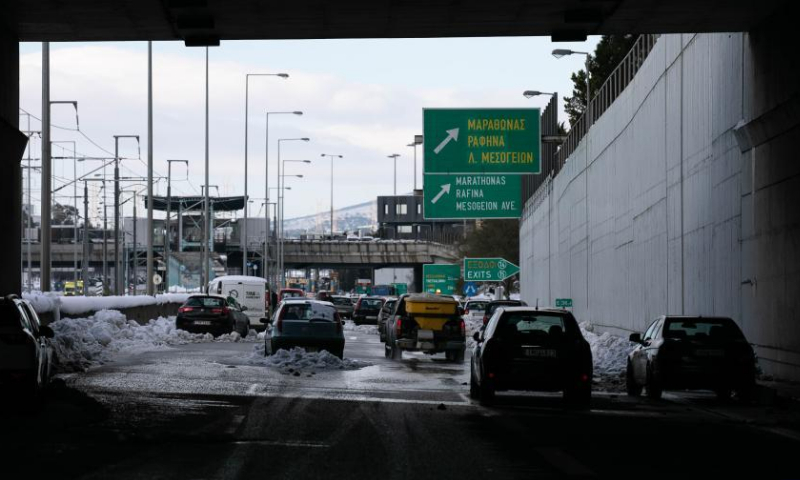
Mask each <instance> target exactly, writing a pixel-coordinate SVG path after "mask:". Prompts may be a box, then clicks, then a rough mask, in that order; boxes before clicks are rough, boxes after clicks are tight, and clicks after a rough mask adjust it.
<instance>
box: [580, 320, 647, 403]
mask: <svg viewBox="0 0 800 480" xmlns="http://www.w3.org/2000/svg"><path fill="white" fill-rule="evenodd" d="M580 328H581V333H582V334H583V338H585V339H586V341H587V342H589V345H590V346H591V347H592V359H593V361H594V386H595V388H596V389H599V390H610V391H619V390H623V389H624V388H625V370H626V368H627V361H628V354H629V353H630V352H631V351H632V350H633V349H634V348H635V347H636V344H635V343H632V342H630V341H629V340H628V339H627V338H622V337H618V336H616V335H611V334H610V333H608V332H604V333H602V334H600V335H598V334H596V333H595V332H594V326H593V325H592V324H591V323H589V322H581V324H580Z"/></svg>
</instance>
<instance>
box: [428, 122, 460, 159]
mask: <svg viewBox="0 0 800 480" xmlns="http://www.w3.org/2000/svg"><path fill="white" fill-rule="evenodd" d="M450 140H455V141H456V142H457V141H458V129H457V128H453V129H450V130H447V137H445V139H444V140H442V143H440V144H439V146H438V147H436V148H434V149H433V153H435V154H437V155H438V154H439V152H441V151H442V149H443V148H444V147H445V145H447V144H448V143H450Z"/></svg>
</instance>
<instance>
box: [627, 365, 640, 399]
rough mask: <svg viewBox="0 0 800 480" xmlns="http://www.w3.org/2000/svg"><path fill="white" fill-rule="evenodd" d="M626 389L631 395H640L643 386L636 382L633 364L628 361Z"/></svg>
mask: <svg viewBox="0 0 800 480" xmlns="http://www.w3.org/2000/svg"><path fill="white" fill-rule="evenodd" d="M625 391H626V392H627V393H628V396H629V397H638V396H639V395H641V394H642V386H641V385H639V384H637V383H636V378H634V376H633V366H632V365H631V362H628V369H627V370H626V372H625Z"/></svg>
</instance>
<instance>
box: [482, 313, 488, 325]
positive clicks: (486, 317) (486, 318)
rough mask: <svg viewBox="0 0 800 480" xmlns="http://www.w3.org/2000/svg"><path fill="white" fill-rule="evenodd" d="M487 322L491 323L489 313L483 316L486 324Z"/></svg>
mask: <svg viewBox="0 0 800 480" xmlns="http://www.w3.org/2000/svg"><path fill="white" fill-rule="evenodd" d="M487 323H489V316H488V315H484V316H483V324H484V325H486V324H487Z"/></svg>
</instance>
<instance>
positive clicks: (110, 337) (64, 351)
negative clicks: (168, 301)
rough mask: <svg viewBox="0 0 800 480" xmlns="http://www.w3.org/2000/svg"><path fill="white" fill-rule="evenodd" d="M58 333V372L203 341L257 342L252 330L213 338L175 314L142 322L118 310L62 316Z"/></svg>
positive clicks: (54, 325) (55, 344)
mask: <svg viewBox="0 0 800 480" xmlns="http://www.w3.org/2000/svg"><path fill="white" fill-rule="evenodd" d="M50 326H51V327H52V328H53V331H54V332H55V338H54V339H53V347H54V349H55V353H56V359H55V364H56V369H57V371H58V372H59V373H66V372H74V371H82V370H86V369H88V368H90V367H93V366H97V365H102V364H104V363H108V362H110V361H112V360H113V359H114V358H115V357H116V356H118V355H131V354H137V353H141V352H146V351H153V350H162V349H167V348H169V347H170V346H174V345H184V344H187V343H201V342H242V341H243V342H257V341H259V339H258V336H257V335H256V332H255V331H253V330H251V331H250V332H249V334H248V335H247V338H245V339H243V338H242V337H241V336H240V335H239V334H238V333H236V332H234V333H230V334H226V335H221V336H219V337H216V338H215V337H214V336H213V335H211V334H209V333H206V334H197V333H189V332H187V331H185V330H179V329H177V328H176V327H175V317H169V318H164V317H159V318H157V319H154V320H150V322H148V323H147V324H146V325H140V324H138V323H137V322H135V321H133V320H128V319H127V318H125V315H123V314H122V313H120V312H119V311H117V310H101V311H99V312H97V313H95V314H94V315H91V316H89V317H87V318H63V319H61V320H59V321H57V322H53V323H51V324H50Z"/></svg>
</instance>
